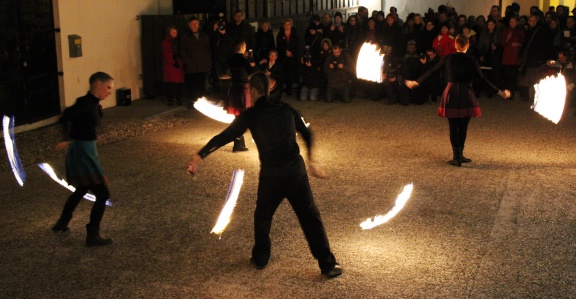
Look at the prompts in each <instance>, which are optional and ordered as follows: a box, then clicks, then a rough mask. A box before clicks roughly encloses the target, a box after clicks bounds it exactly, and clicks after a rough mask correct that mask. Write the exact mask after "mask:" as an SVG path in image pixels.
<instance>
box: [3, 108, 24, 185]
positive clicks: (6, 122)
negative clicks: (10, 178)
mask: <svg viewBox="0 0 576 299" xmlns="http://www.w3.org/2000/svg"><path fill="white" fill-rule="evenodd" d="M2 125H3V127H4V145H5V146H6V154H7V155H8V160H9V161H10V167H12V172H13V173H14V177H16V181H18V184H19V185H20V186H24V181H26V173H25V172H24V167H23V166H22V162H21V161H20V156H18V150H17V148H16V139H15V138H14V116H12V117H11V118H10V117H8V116H6V115H4V118H3V119H2Z"/></svg>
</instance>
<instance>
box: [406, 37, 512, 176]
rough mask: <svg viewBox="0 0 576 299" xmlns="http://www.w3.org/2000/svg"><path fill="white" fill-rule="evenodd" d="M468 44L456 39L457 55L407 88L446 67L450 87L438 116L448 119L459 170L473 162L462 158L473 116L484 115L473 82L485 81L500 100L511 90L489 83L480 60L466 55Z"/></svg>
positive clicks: (444, 60) (454, 158) (452, 163)
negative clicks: (465, 164)
mask: <svg viewBox="0 0 576 299" xmlns="http://www.w3.org/2000/svg"><path fill="white" fill-rule="evenodd" d="M468 45H469V44H468V38H467V37H465V36H462V35H459V36H458V37H456V51H457V52H456V53H455V54H449V55H447V56H445V57H443V58H442V60H441V61H440V63H438V64H437V65H436V66H435V67H434V68H433V69H432V70H430V71H428V72H426V73H425V74H423V75H422V76H421V77H420V78H419V79H418V80H416V81H409V80H407V81H406V86H408V87H409V88H414V87H417V86H418V85H419V84H421V83H422V82H424V81H426V80H427V79H428V78H430V77H431V76H432V75H434V74H435V73H437V72H438V71H440V70H441V69H442V68H446V72H447V75H448V85H447V86H446V89H445V90H444V94H443V95H442V101H441V103H440V107H438V115H439V116H441V117H446V118H448V125H449V127H450V143H451V144H452V153H453V158H452V160H450V161H448V163H449V164H450V165H454V166H458V167H460V166H462V163H469V162H472V160H471V159H468V158H465V157H464V155H463V151H464V144H465V142H466V136H467V132H468V123H469V122H470V118H471V117H479V116H480V115H481V111H480V105H479V103H478V99H477V98H476V95H475V94H474V90H473V89H472V82H473V81H474V80H484V81H486V83H487V84H489V85H490V86H491V87H492V89H493V90H494V91H497V92H498V95H500V96H501V97H503V98H507V97H508V96H510V93H509V91H503V90H498V88H497V87H496V86H494V85H492V84H491V83H490V82H489V81H487V80H486V78H485V77H484V76H483V75H482V70H481V69H480V65H479V64H478V61H476V60H475V59H474V58H473V57H471V56H469V55H466V50H468Z"/></svg>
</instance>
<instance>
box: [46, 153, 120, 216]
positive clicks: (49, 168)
mask: <svg viewBox="0 0 576 299" xmlns="http://www.w3.org/2000/svg"><path fill="white" fill-rule="evenodd" d="M38 167H40V169H42V170H43V171H44V172H45V173H46V174H47V175H48V176H50V178H52V179H53V180H54V181H55V182H56V183H58V184H60V185H61V186H62V187H64V188H66V189H68V190H70V191H72V192H74V191H76V188H74V186H71V185H69V184H68V182H66V180H64V179H60V178H58V176H57V175H56V172H54V169H52V166H50V165H49V164H48V163H40V164H38ZM84 198H85V199H87V200H89V201H96V197H95V196H94V195H92V194H88V193H86V194H85V195H84ZM106 205H107V206H112V201H110V199H108V200H107V201H106Z"/></svg>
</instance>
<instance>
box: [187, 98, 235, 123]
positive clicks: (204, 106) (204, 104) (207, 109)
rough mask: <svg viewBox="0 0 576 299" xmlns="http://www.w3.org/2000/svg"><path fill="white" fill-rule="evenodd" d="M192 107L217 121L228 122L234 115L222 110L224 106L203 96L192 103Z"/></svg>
mask: <svg viewBox="0 0 576 299" xmlns="http://www.w3.org/2000/svg"><path fill="white" fill-rule="evenodd" d="M194 108H196V110H198V111H200V113H202V114H204V115H206V116H208V117H210V118H212V119H214V120H217V121H219V122H223V123H226V124H229V123H231V122H232V121H233V120H234V115H233V114H228V113H227V112H226V110H224V106H222V105H218V104H216V103H214V102H211V101H208V99H206V98H205V97H201V98H199V99H198V100H197V101H196V103H194Z"/></svg>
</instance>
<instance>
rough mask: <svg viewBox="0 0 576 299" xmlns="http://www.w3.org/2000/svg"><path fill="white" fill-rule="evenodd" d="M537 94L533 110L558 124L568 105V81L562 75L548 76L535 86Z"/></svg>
mask: <svg viewBox="0 0 576 299" xmlns="http://www.w3.org/2000/svg"><path fill="white" fill-rule="evenodd" d="M534 89H535V90H536V94H535V96H534V105H532V107H531V108H532V109H533V110H534V111H536V112H538V113H539V114H540V115H542V116H544V117H545V118H547V119H549V120H550V121H552V122H553V123H555V124H558V122H559V121H560V118H562V113H563V112H564V105H565V103H566V80H565V79H564V76H563V75H562V74H558V75H557V76H548V77H546V78H544V79H542V80H540V82H538V83H537V84H535V85H534Z"/></svg>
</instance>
